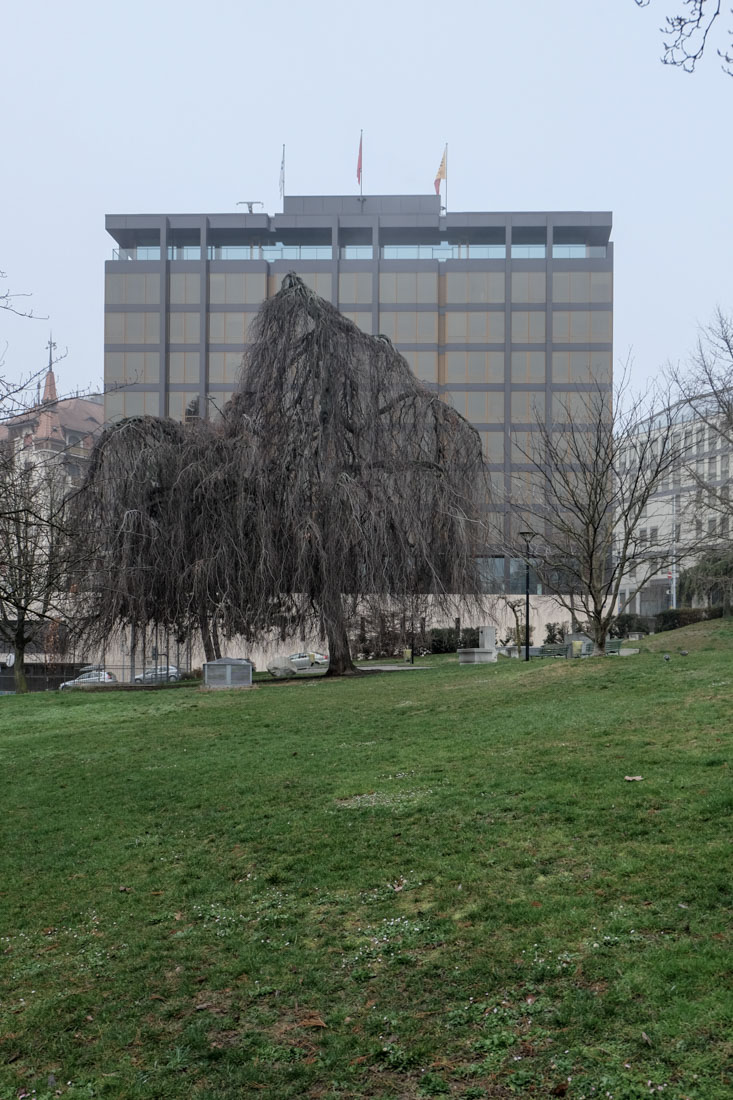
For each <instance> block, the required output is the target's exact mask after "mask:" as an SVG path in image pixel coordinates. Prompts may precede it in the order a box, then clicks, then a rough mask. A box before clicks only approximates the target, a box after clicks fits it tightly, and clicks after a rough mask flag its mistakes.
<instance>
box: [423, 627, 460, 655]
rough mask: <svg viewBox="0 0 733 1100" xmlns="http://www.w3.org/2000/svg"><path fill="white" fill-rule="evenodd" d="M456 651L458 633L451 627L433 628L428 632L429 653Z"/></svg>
mask: <svg viewBox="0 0 733 1100" xmlns="http://www.w3.org/2000/svg"><path fill="white" fill-rule="evenodd" d="M457 649H458V631H457V630H456V629H455V627H452V626H440V627H438V626H435V627H433V629H432V630H431V631H430V652H431V653H455V652H456V650H457Z"/></svg>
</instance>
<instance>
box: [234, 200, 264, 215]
mask: <svg viewBox="0 0 733 1100" xmlns="http://www.w3.org/2000/svg"><path fill="white" fill-rule="evenodd" d="M264 205H265V204H264V202H258V200H257V199H243V200H242V201H241V202H238V203H237V206H246V207H247V213H248V214H253V213H254V211H253V209H252V207H253V206H261V207H263V208H264Z"/></svg>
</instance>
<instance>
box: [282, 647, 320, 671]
mask: <svg viewBox="0 0 733 1100" xmlns="http://www.w3.org/2000/svg"><path fill="white" fill-rule="evenodd" d="M288 661H289V662H290V664H291V665H292V666H293V668H295V669H297V670H298V672H300V671H301V670H302V669H304V668H328V654H327V653H313V652H311V653H291V654H290V656H289V657H288Z"/></svg>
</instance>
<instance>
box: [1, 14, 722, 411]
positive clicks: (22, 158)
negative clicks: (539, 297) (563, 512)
mask: <svg viewBox="0 0 733 1100" xmlns="http://www.w3.org/2000/svg"><path fill="white" fill-rule="evenodd" d="M681 7H682V4H681V0H652V2H651V5H650V7H648V8H646V9H644V10H640V9H639V8H637V7H636V5H635V3H634V0H553V2H550V0H451V2H445V0H442V2H440V3H438V2H436V0H368V2H365V3H352V4H350V3H346V2H345V0H307V2H306V0H297V2H296V0H280V2H279V3H271V4H267V3H262V2H258V3H253V2H251V0H208V3H206V4H201V3H199V2H196V3H194V2H193V0H175V2H174V0H145V2H143V0H126V2H125V3H124V4H121V5H106V4H101V3H99V0H94V2H91V0H70V2H68V3H66V4H57V3H55V2H53V0H41V2H40V4H19V3H18V4H14V5H13V6H12V7H11V8H10V9H9V11H8V12H6V14H5V16H4V17H3V34H2V40H1V41H0V61H1V70H2V73H3V82H2V83H3V99H4V108H5V109H4V111H3V122H2V130H1V131H0V134H1V138H0V140H1V142H2V151H3V162H4V163H3V168H2V173H1V174H0V180H1V181H2V182H1V183H0V187H1V188H2V196H3V199H2V204H1V206H0V210H1V214H0V216H1V217H2V232H1V234H0V269H2V270H3V271H4V272H5V273H6V274H7V280H6V281H5V284H4V285H6V286H9V288H10V289H11V290H12V291H15V292H20V291H25V292H29V293H31V294H32V298H30V299H26V300H25V301H26V303H27V304H28V305H30V306H32V308H33V309H34V310H35V312H37V313H39V314H45V315H47V317H48V320H36V321H34V320H24V319H21V318H18V317H14V316H11V315H9V314H7V313H5V312H2V313H0V346H5V345H6V344H7V347H6V350H5V353H4V358H5V367H4V370H5V373H6V375H8V376H11V377H16V376H20V375H22V374H25V373H28V372H30V371H32V370H33V369H36V368H38V367H39V366H42V365H43V363H44V362H45V359H46V357H47V351H46V350H45V344H46V342H47V340H48V331H49V328H52V329H53V337H54V340H55V341H56V342H57V344H58V345H59V348H60V349H61V350H63V349H64V348H66V347H68V357H67V358H66V359H65V360H64V362H63V363H60V364H59V366H58V369H57V375H58V379H59V390H60V391H65V392H68V391H70V390H72V389H74V388H76V387H80V388H86V387H89V386H92V387H99V386H101V380H102V373H103V335H102V328H103V326H102V321H103V286H104V278H103V276H104V261H105V259H108V258H111V252H112V247H113V242H112V240H111V238H109V237H108V236H107V234H106V232H105V228H104V217H105V214H107V213H115V214H124V213H200V212H206V213H214V212H223V211H231V210H235V209H237V207H236V203H237V201H238V200H240V199H257V200H261V201H262V202H264V205H265V209H266V211H268V212H269V213H275V212H277V211H278V210H280V209H281V205H280V199H279V193H278V177H279V171H280V158H281V151H282V145H283V143H284V144H285V146H286V193H288V194H293V195H299V194H303V195H306V194H356V193H358V185H357V183H356V159H357V151H358V142H359V131H360V129H362V128H363V130H364V193H365V194H403V193H404V194H412V193H425V194H427V193H430V192H432V191H433V179H434V177H435V174H436V169H437V167H438V164H439V162H440V158H441V155H442V152H443V146H444V143H445V142H446V141H447V142H448V144H449V180H448V200H449V208H450V209H451V210H453V211H458V210H500V211H504V210H611V211H612V212H613V221H614V229H613V235H612V239H613V241H614V242H615V249H616V251H615V258H616V267H615V270H616V275H615V334H614V340H615V345H614V346H615V358H616V361H617V362H619V361H621V360H623V359H625V358H626V357H627V355H628V354H629V353H631V354H632V355H633V357H634V361H635V367H634V378H635V380H636V381H637V382H638V383H640V384H641V383H642V382H643V381H644V380H645V379H647V378H652V377H653V376H654V375H655V373H656V372H657V371H658V370H659V368H660V366H661V365H662V364H664V363H665V362H666V361H667V360H673V361H675V362H676V361H678V360H684V358H685V357H686V356H687V354H688V353H689V350H690V348H691V347H692V345H693V344H694V341H695V339H696V336H697V330H698V325H699V324H703V323H705V322H706V321H707V320H708V319H709V318H710V316H711V314H712V312H713V310H714V309H715V307H716V306H717V305H718V304H719V305H721V306H722V307H723V308H724V309H726V310H731V311H733V263H732V262H731V238H732V233H731V229H732V228H733V226H732V222H733V214H732V213H731V211H732V210H733V201H732V196H731V192H732V186H731V183H732V177H733V171H732V168H733V145H732V143H731V136H730V134H731V131H730V122H731V107H732V106H733V78H731V77H727V76H725V75H724V74H723V73H722V72H721V70H720V66H719V63H718V59H717V58H716V57H715V54H714V49H710V50H709V56H708V57H706V59H705V61H704V63H703V64H702V65H701V67H700V69H699V71H698V72H697V73H696V74H694V75H693V76H687V75H685V74H684V73H682V72H680V71H678V70H676V69H671V68H666V67H664V66H662V65H661V63H660V62H659V56H660V53H661V37H660V35H659V30H658V28H659V27H660V25H661V23H662V22H663V16H664V14H665V13H670V12H676V11H677V10H680V9H681ZM718 38H719V41H718V43H717V44H720V45H723V44H724V39H725V35H724V28H723V27H721V28H720V30H719V35H718ZM715 44H716V43H713V46H714V45H715ZM433 193H434V192H433ZM1 288H2V284H0V289H1Z"/></svg>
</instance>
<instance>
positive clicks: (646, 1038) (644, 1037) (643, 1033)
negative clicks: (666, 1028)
mask: <svg viewBox="0 0 733 1100" xmlns="http://www.w3.org/2000/svg"><path fill="white" fill-rule="evenodd" d="M641 1037H642V1039H643V1040H644V1042H645V1043H648V1044H649V1046H651V1045H652V1041H651V1039H650V1038H649V1036H648V1035H647V1033H646V1032H645V1031H642V1033H641Z"/></svg>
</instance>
